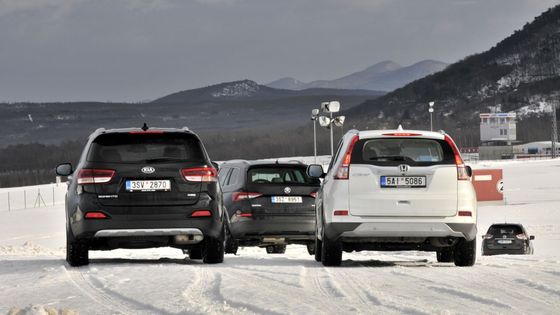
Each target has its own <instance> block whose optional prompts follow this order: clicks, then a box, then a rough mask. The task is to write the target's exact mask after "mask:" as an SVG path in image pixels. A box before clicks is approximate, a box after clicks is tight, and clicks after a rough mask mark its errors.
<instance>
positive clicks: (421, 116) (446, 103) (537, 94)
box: [346, 6, 560, 146]
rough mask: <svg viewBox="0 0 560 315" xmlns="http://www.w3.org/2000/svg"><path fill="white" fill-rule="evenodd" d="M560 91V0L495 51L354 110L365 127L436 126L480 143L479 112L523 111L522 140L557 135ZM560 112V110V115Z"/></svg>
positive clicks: (471, 142)
mask: <svg viewBox="0 0 560 315" xmlns="http://www.w3.org/2000/svg"><path fill="white" fill-rule="evenodd" d="M559 95H560V6H556V7H554V8H551V9H549V10H547V11H546V12H544V13H542V14H541V15H540V16H538V17H536V18H535V19H534V21H532V22H531V23H527V24H525V26H524V27H523V28H522V29H521V30H517V31H515V32H514V33H513V34H512V35H511V36H509V37H507V38H506V39H504V40H502V41H501V42H499V43H498V44H496V45H495V46H494V47H492V48H490V49H489V50H487V51H485V52H482V53H479V54H475V55H472V56H468V57H466V58H465V59H463V60H461V61H459V62H456V63H454V64H451V65H449V66H448V67H446V68H445V69H444V70H443V71H440V72H437V73H434V74H432V75H428V76H427V77H425V78H422V79H419V80H417V81H414V82H412V83H410V84H408V85H406V86H404V87H402V88H399V89H397V90H395V91H393V92H391V93H388V94H386V95H384V96H382V97H380V98H377V99H375V100H369V101H366V102H365V103H364V104H361V105H359V106H356V107H354V108H352V109H350V110H349V111H348V112H347V113H346V115H347V121H351V122H352V124H353V125H354V126H355V127H357V128H370V129H371V128H376V129H377V128H394V127H395V126H396V125H397V124H399V123H401V124H403V126H404V127H405V128H406V127H412V128H428V129H429V121H430V118H429V113H428V102H430V101H435V112H434V124H435V126H436V128H438V129H445V130H447V131H450V132H453V133H454V134H455V135H458V137H457V138H465V139H464V140H462V141H463V142H465V143H467V144H468V145H471V146H478V144H479V140H478V139H479V122H480V119H479V114H480V113H485V112H493V111H498V112H515V113H517V138H518V139H519V140H521V141H530V140H546V139H550V130H551V129H550V127H549V126H550V124H551V120H550V118H548V117H549V113H550V111H551V108H552V107H551V105H554V104H557V103H558V100H559ZM558 117H560V116H558Z"/></svg>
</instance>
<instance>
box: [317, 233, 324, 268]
mask: <svg viewBox="0 0 560 315" xmlns="http://www.w3.org/2000/svg"><path fill="white" fill-rule="evenodd" d="M322 252H323V242H321V240H320V239H319V238H318V237H317V236H315V261H317V262H320V261H321V253H322Z"/></svg>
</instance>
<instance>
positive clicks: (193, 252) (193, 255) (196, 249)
mask: <svg viewBox="0 0 560 315" xmlns="http://www.w3.org/2000/svg"><path fill="white" fill-rule="evenodd" d="M189 259H202V246H200V245H195V246H193V247H192V248H191V249H189Z"/></svg>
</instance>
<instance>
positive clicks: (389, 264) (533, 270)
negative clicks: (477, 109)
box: [0, 160, 560, 314]
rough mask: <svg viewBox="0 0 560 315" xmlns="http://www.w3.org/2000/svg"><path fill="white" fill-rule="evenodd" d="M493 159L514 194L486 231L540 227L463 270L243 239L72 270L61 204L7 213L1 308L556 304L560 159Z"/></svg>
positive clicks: (134, 254) (489, 218)
mask: <svg viewBox="0 0 560 315" xmlns="http://www.w3.org/2000/svg"><path fill="white" fill-rule="evenodd" d="M493 166H496V167H502V168H504V177H505V187H506V188H505V190H506V191H505V194H506V200H507V204H506V205H483V206H481V207H480V208H479V212H480V213H479V234H484V232H485V231H486V229H487V228H488V226H489V225H490V224H491V223H493V222H503V221H504V220H507V221H508V222H521V223H523V224H524V225H525V226H526V228H527V229H528V231H529V233H530V234H531V235H535V237H536V240H535V241H534V245H535V255H533V256H495V257H480V256H479V257H478V261H477V264H476V265H475V266H474V267H472V268H457V267H454V266H453V265H452V264H442V263H437V262H436V261H435V255H434V254H432V253H422V252H362V253H353V254H346V253H345V254H344V257H343V259H344V262H343V266H342V267H340V268H324V267H322V265H320V264H319V263H317V262H315V261H314V260H313V259H312V257H311V256H309V255H308V254H307V252H306V250H305V248H304V247H299V246H292V247H288V250H287V252H286V254H285V255H267V254H266V253H265V251H264V249H258V248H246V249H243V250H241V251H240V253H239V254H238V255H237V256H231V255H227V256H226V261H225V263H224V264H220V265H203V264H201V263H200V262H199V261H191V260H189V259H185V258H184V255H183V254H182V253H181V252H180V251H179V250H175V249H170V248H164V249H153V250H116V251H111V252H92V253H91V257H92V260H91V264H90V265H89V266H86V267H81V268H69V267H67V265H66V264H65V263H64V210H63V207H62V206H56V207H50V208H39V209H27V210H17V211H12V212H2V217H1V219H0V313H7V312H8V311H9V310H10V309H12V308H14V309H12V311H14V312H15V311H16V309H24V308H26V307H27V309H26V310H25V311H27V312H28V313H33V312H35V313H37V314H39V311H42V310H45V309H50V310H51V311H52V310H61V311H65V312H67V313H68V312H69V311H72V310H73V311H78V312H80V313H81V314H201V313H214V314H216V313H225V314H241V313H242V314H245V313H265V314H285V313H290V314H319V313H320V314H323V313H326V314H345V313H368V314H371V313H406V314H434V313H435V314H456V313H457V314H497V313H511V314H521V313H532V314H552V313H556V314H558V309H560V180H559V178H560V160H557V161H531V162H510V163H497V162H496V163H486V164H484V163H482V164H480V165H477V167H493ZM478 240H479V241H480V236H479V238H478ZM479 243H480V242H479ZM31 304H33V305H35V306H34V308H31V307H28V306H29V305H31Z"/></svg>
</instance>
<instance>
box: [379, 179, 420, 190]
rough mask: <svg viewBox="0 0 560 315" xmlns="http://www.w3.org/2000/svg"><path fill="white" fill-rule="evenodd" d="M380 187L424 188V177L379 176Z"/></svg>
mask: <svg viewBox="0 0 560 315" xmlns="http://www.w3.org/2000/svg"><path fill="white" fill-rule="evenodd" d="M381 187H397V188H398V187H426V176H381Z"/></svg>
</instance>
